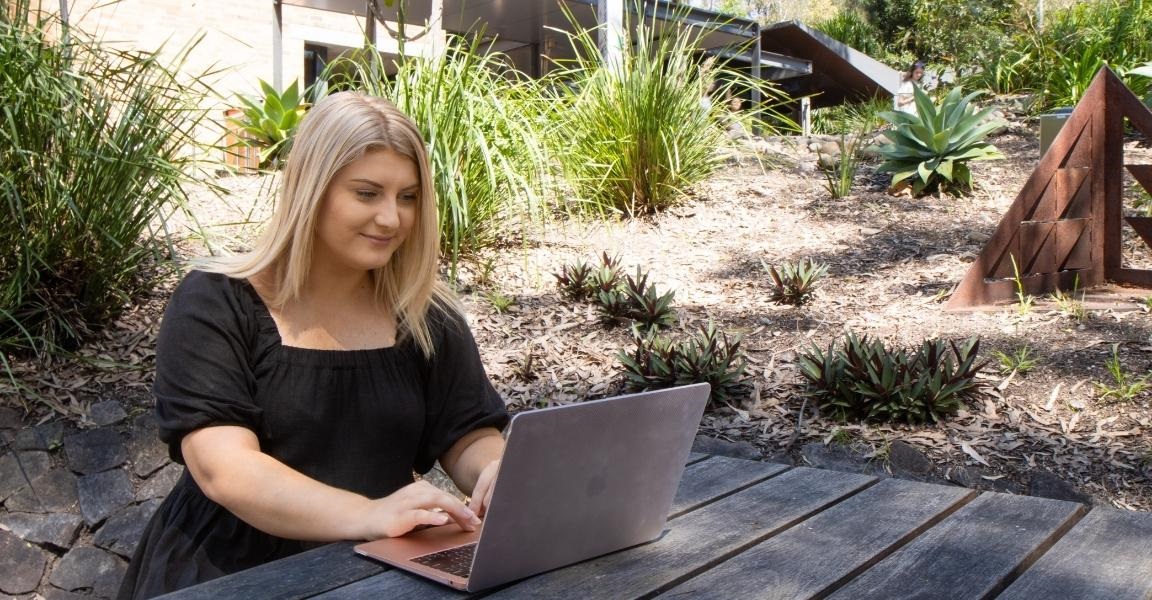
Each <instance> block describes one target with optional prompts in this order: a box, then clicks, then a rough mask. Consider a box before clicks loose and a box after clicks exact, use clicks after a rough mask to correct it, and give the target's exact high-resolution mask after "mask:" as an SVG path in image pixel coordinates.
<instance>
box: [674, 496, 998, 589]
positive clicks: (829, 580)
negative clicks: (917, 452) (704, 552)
mask: <svg viewBox="0 0 1152 600" xmlns="http://www.w3.org/2000/svg"><path fill="white" fill-rule="evenodd" d="M975 495H976V492H975V491H973V490H968V489H965V488H959V487H949V486H942V485H932V484H926V483H914V482H910V481H902V480H898V479H886V480H883V481H881V482H880V483H877V484H876V485H874V486H872V487H870V488H868V489H866V490H864V491H863V492H860V493H859V494H857V495H855V496H852V497H851V498H849V499H847V500H845V501H844V502H841V503H840V504H837V505H836V506H833V507H832V508H829V509H828V510H826V511H824V512H822V513H820V514H818V515H816V516H814V517H812V518H810V519H808V520H807V521H804V523H802V524H801V525H799V526H797V527H793V528H792V529H789V530H788V531H785V532H783V533H781V534H779V535H777V536H774V537H771V538H769V539H768V540H766V541H765V542H764V543H762V544H759V545H757V546H754V547H753V548H751V549H749V550H747V551H745V552H743V553H741V554H739V555H737V556H735V557H733V558H732V559H730V560H728V561H726V562H724V563H723V564H721V565H719V566H717V567H715V568H713V569H711V570H709V571H706V572H705V573H703V574H701V575H699V576H697V577H695V578H693V579H691V580H689V581H686V582H684V583H682V584H680V585H679V586H676V587H674V588H672V589H670V590H668V591H667V592H666V595H667V596H668V597H680V598H693V599H696V598H718V599H719V598H723V599H725V600H726V599H728V598H755V597H761V596H763V595H764V594H765V593H766V591H767V590H771V596H772V598H775V599H779V600H784V599H786V598H796V599H799V598H814V597H821V596H823V595H824V594H826V593H827V592H828V591H830V590H832V589H835V587H836V586H838V585H839V584H840V583H841V582H842V581H844V580H847V579H849V578H851V577H854V576H855V575H856V574H858V573H860V572H862V571H864V570H865V569H867V568H868V567H869V566H871V565H873V564H875V563H876V562H878V561H880V560H882V559H883V558H884V557H885V556H888V555H889V554H891V553H892V552H894V551H895V550H896V549H897V548H899V547H900V546H902V545H904V544H905V543H907V542H908V541H909V540H910V539H912V538H914V537H915V536H917V535H919V534H920V533H921V532H922V531H924V530H925V529H927V528H929V527H931V526H932V525H933V524H934V523H936V522H937V521H939V520H940V519H942V518H944V517H945V516H947V515H948V514H950V513H951V512H952V511H953V510H955V509H956V508H957V507H959V506H960V505H961V504H962V503H963V502H965V501H967V500H969V499H971V498H972V497H973V496H975Z"/></svg>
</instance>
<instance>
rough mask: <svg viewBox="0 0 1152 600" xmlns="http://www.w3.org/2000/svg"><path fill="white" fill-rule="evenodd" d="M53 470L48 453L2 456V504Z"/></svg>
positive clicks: (0, 473) (0, 482) (18, 453)
mask: <svg viewBox="0 0 1152 600" xmlns="http://www.w3.org/2000/svg"><path fill="white" fill-rule="evenodd" d="M51 468H52V459H51V457H49V456H48V453H47V452H6V453H5V454H4V455H3V456H0V502H3V501H4V500H6V499H7V498H8V497H9V496H11V495H12V494H15V493H16V492H18V491H20V490H21V489H23V488H24V487H26V486H27V485H28V484H29V483H31V482H33V481H35V480H36V479H37V478H39V477H41V476H43V475H44V474H45V473H47V472H48V470H49V469H51Z"/></svg>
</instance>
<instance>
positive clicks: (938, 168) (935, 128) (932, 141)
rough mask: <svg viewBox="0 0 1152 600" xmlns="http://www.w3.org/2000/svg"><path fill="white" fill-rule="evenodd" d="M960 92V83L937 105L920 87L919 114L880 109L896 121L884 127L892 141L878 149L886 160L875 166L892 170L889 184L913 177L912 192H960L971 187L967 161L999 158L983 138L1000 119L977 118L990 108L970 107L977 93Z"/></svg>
mask: <svg viewBox="0 0 1152 600" xmlns="http://www.w3.org/2000/svg"><path fill="white" fill-rule="evenodd" d="M960 94H961V92H960V88H954V89H953V90H952V91H951V92H949V93H948V95H947V96H946V97H945V98H944V101H943V102H942V103H941V104H940V106H935V105H934V104H932V100H931V99H930V98H929V97H928V95H927V94H926V93H925V92H924V91H923V90H921V89H920V88H916V90H915V95H916V109H917V113H918V114H915V115H912V114H908V113H904V112H899V111H888V112H884V113H881V114H880V116H881V117H882V118H883V119H884V120H886V121H888V122H889V123H891V124H892V125H894V126H895V129H891V130H889V131H886V132H885V135H886V136H887V137H888V139H889V140H890V142H889V143H887V144H883V145H881V146H880V147H879V148H877V151H878V152H879V153H880V156H881V157H882V158H884V159H885V160H884V163H883V164H881V165H880V167H879V169H878V171H880V172H883V173H892V185H893V186H896V185H898V184H900V183H901V182H903V181H906V180H911V185H912V193H913V195H916V196H920V195H923V194H928V193H934V192H936V191H942V192H947V193H951V194H964V193H967V192H968V191H970V190H971V189H972V172H971V171H970V170H969V169H968V162H969V161H973V160H990V159H996V158H1003V155H1002V154H1000V151H999V150H997V149H996V147H995V146H993V145H992V144H990V143H988V142H987V141H985V139H986V138H987V137H988V134H990V133H991V132H993V131H995V130H996V129H998V128H1000V127H1002V126H1003V123H1002V122H1001V121H999V120H993V121H987V122H983V123H982V122H981V121H984V120H985V118H986V117H988V115H989V114H990V113H991V112H992V111H993V110H994V108H992V107H989V108H985V109H983V110H978V109H977V108H976V107H975V106H973V105H972V100H973V99H974V98H975V97H976V96H978V95H979V93H978V92H974V93H971V94H968V95H967V96H964V97H961V95H960Z"/></svg>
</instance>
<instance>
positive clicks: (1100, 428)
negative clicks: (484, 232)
mask: <svg viewBox="0 0 1152 600" xmlns="http://www.w3.org/2000/svg"><path fill="white" fill-rule="evenodd" d="M993 141H994V143H995V144H996V145H997V146H998V147H1000V149H1001V150H1002V151H1003V152H1004V153H1005V154H1006V155H1007V156H1008V157H1009V158H1008V159H1006V160H1002V161H994V162H984V163H974V164H973V171H974V173H975V178H976V181H977V182H978V185H979V188H978V189H977V190H976V191H975V193H974V194H973V195H972V196H970V197H965V198H959V199H956V198H950V197H945V198H935V197H929V198H921V199H913V198H909V197H906V196H900V197H893V196H889V195H888V194H886V193H885V191H884V190H885V187H886V184H887V179H886V176H883V175H877V174H876V173H875V167H876V165H875V164H865V165H863V167H862V168H861V170H860V173H859V175H858V178H857V182H856V188H857V190H856V193H855V195H854V196H852V197H850V198H843V199H838V200H833V199H831V198H830V197H829V195H828V193H827V192H826V191H825V190H824V189H823V180H822V178H821V176H820V174H819V173H813V172H810V171H802V170H800V169H798V168H797V167H796V165H795V164H793V163H802V162H804V161H808V160H812V157H809V156H804V154H805V151H804V150H803V149H801V150H799V151H798V152H799V153H800V154H799V155H797V156H796V157H793V158H794V160H792V161H787V162H786V164H782V165H778V166H776V167H773V168H769V169H764V168H761V167H759V166H757V165H756V164H754V163H746V164H745V165H744V166H737V165H734V166H731V167H729V168H726V169H724V170H722V171H721V172H720V173H718V174H717V175H716V176H714V177H713V178H712V179H710V180H709V181H707V182H705V183H704V184H702V185H700V186H698V187H697V188H696V189H694V190H691V193H690V195H689V197H688V198H687V199H686V201H685V203H684V204H682V205H681V206H679V207H677V208H675V209H672V210H669V211H666V212H664V213H662V214H659V215H657V216H655V217H651V218H645V219H638V220H631V221H619V222H607V223H606V222H578V221H571V220H561V221H557V222H555V223H551V224H549V225H548V226H546V227H539V228H534V229H530V230H529V231H527V232H526V234H525V235H524V236H523V237H522V238H519V239H515V240H509V242H508V243H507V244H506V245H504V246H503V247H500V248H496V249H494V250H492V251H490V252H488V253H487V254H485V255H484V256H482V257H479V260H477V261H476V262H475V264H474V265H473V266H470V267H466V268H465V270H464V272H463V275H462V278H461V281H462V291H463V297H464V300H465V304H466V305H467V307H468V309H469V313H470V319H471V322H472V324H473V328H474V331H475V334H476V337H477V340H478V343H479V345H480V348H481V353H482V355H483V357H484V361H485V364H486V366H487V368H488V370H489V374H490V375H491V377H492V379H493V381H494V383H495V384H496V386H497V388H498V390H499V391H500V392H501V393H502V394H503V395H504V396H505V398H506V399H507V400H508V402H509V404H510V406H512V407H513V408H514V409H516V410H522V409H528V408H531V407H537V406H546V405H551V404H558V403H567V402H577V401H580V400H583V399H586V398H595V397H604V396H608V395H612V394H615V393H618V392H619V391H620V390H621V389H622V388H623V383H622V382H623V379H622V375H621V370H620V366H619V361H618V360H617V358H616V356H617V353H618V352H619V351H620V350H622V349H626V348H630V347H631V339H630V334H629V332H628V329H627V327H626V326H621V325H615V326H612V325H606V324H605V323H604V321H603V320H602V319H601V317H600V315H599V313H598V312H597V311H596V309H595V308H594V307H593V306H591V305H588V304H583V303H580V302H575V301H572V300H570V299H568V298H566V297H565V296H564V295H563V294H562V293H561V292H560V290H559V289H558V288H557V286H556V283H555V279H554V277H553V273H555V272H558V271H559V270H560V268H561V266H562V265H564V264H567V263H571V262H574V261H576V260H577V259H583V260H586V261H592V260H597V259H598V257H599V255H600V254H601V253H602V252H607V253H609V254H613V255H619V257H620V259H621V261H622V263H623V265H624V267H625V270H626V271H627V272H630V273H631V272H634V270H635V268H636V266H640V267H642V268H643V269H644V270H645V271H647V272H648V273H649V275H650V280H651V281H652V282H653V283H654V284H655V285H656V286H657V287H658V289H660V290H662V291H663V290H675V292H676V297H675V305H676V307H677V312H678V318H679V325H678V326H676V327H675V328H673V332H674V335H688V334H691V333H693V332H695V331H697V330H699V328H700V327H702V326H704V325H706V324H708V323H714V324H715V325H716V326H717V327H719V328H720V329H721V330H723V331H725V332H727V333H729V334H731V335H735V334H739V335H742V336H743V345H742V348H743V349H744V350H745V352H746V353H747V358H748V369H747V375H748V381H749V383H750V384H751V385H752V389H753V391H752V394H751V395H750V397H749V398H747V399H746V400H745V401H743V402H740V403H738V404H734V405H731V406H723V407H719V408H716V409H714V410H712V411H710V412H709V413H708V414H707V415H706V418H705V422H704V431H705V432H706V433H709V434H711V435H713V436H715V437H719V438H721V439H726V440H730V441H737V442H747V443H750V444H753V445H754V446H755V447H756V448H758V449H759V450H761V451H762V453H763V454H764V455H765V456H780V455H787V456H790V457H792V458H793V459H794V460H802V459H801V457H800V456H801V455H800V452H799V449H800V448H801V447H802V446H803V445H804V444H807V443H811V442H815V441H819V442H824V443H839V444H848V445H851V446H853V447H854V448H856V449H858V450H861V449H862V451H863V452H864V453H865V454H866V455H867V456H871V457H873V458H875V459H876V460H879V461H883V460H885V457H886V456H887V452H888V448H890V446H891V444H892V443H893V442H895V441H897V440H902V441H904V442H907V443H909V444H912V445H913V446H915V447H916V448H917V449H919V450H921V451H922V452H924V453H925V454H926V455H928V456H929V457H930V458H931V459H932V460H933V461H934V462H935V463H936V464H937V465H938V468H939V469H940V471H941V473H942V474H944V475H945V476H947V474H949V473H951V472H952V471H953V470H961V469H971V468H973V467H975V468H977V470H976V471H975V472H976V473H978V476H979V477H980V478H981V479H983V480H984V481H986V482H989V485H991V484H996V485H997V486H999V487H1000V489H1008V490H1022V489H1024V487H1025V486H1026V482H1027V480H1028V477H1029V475H1030V474H1031V473H1034V472H1036V471H1049V472H1051V473H1053V474H1055V475H1057V476H1059V477H1060V478H1062V479H1064V480H1066V481H1069V482H1072V483H1073V484H1075V485H1076V486H1077V487H1078V488H1079V489H1080V490H1081V491H1083V492H1084V493H1087V494H1089V495H1091V496H1093V497H1095V498H1097V499H1098V500H1099V501H1101V502H1103V503H1108V504H1111V505H1113V506H1116V507H1119V508H1125V509H1138V510H1152V411H1150V410H1149V402H1150V400H1152V392H1150V391H1148V390H1145V391H1140V392H1138V393H1135V394H1132V396H1131V397H1130V398H1125V399H1122V400H1120V399H1116V398H1114V397H1105V394H1104V388H1102V387H1101V385H1108V386H1115V382H1114V381H1113V379H1112V376H1111V375H1110V374H1109V373H1108V371H1107V370H1106V361H1107V359H1109V358H1110V357H1111V356H1112V353H1113V351H1114V349H1115V352H1116V353H1117V356H1119V358H1120V363H1121V365H1122V367H1123V369H1124V370H1125V372H1126V373H1128V374H1130V375H1131V376H1132V377H1142V376H1145V375H1146V374H1148V373H1149V372H1150V370H1152V316H1150V315H1149V313H1148V309H1147V304H1146V303H1145V302H1144V299H1145V297H1147V296H1148V295H1149V294H1150V293H1152V292H1150V291H1147V290H1135V289H1132V290H1119V292H1118V294H1119V298H1120V299H1121V300H1122V301H1123V302H1124V303H1125V304H1126V309H1124V310H1118V309H1107V310H1086V311H1084V312H1083V314H1078V311H1074V310H1067V309H1068V305H1063V307H1062V306H1061V305H1059V304H1057V303H1055V302H1053V301H1052V300H1051V299H1037V302H1036V303H1035V304H1034V305H1033V306H1032V307H1031V309H1030V310H1027V311H1023V310H1020V308H1019V306H1009V307H1005V308H1004V309H1003V310H997V311H989V312H975V313H949V312H945V311H944V310H943V303H944V301H946V299H947V296H948V294H949V292H950V290H951V289H952V287H953V286H954V285H955V284H956V283H957V282H958V281H959V280H960V278H961V277H963V275H964V273H965V272H966V270H967V268H968V266H969V264H970V263H971V261H972V260H973V259H974V258H975V256H976V255H977V253H979V252H980V250H981V248H982V247H983V245H984V243H985V242H986V241H987V239H988V238H989V236H990V235H991V233H992V231H993V230H994V228H995V227H996V225H997V223H998V222H999V220H1000V217H1001V215H1002V214H1003V213H1004V211H1005V210H1006V209H1007V208H1008V206H1009V205H1010V204H1011V202H1012V200H1013V199H1014V198H1015V195H1016V193H1017V191H1018V190H1019V189H1020V187H1021V186H1022V185H1023V183H1024V181H1025V180H1026V179H1027V177H1028V176H1029V175H1030V173H1031V171H1032V168H1033V166H1034V165H1035V163H1036V159H1037V156H1038V149H1037V143H1036V133H1035V126H1034V123H1028V122H1021V123H1017V124H1015V125H1014V126H1013V127H1011V128H1010V129H1009V130H1008V131H1007V132H1006V133H1004V134H1001V135H999V136H998V137H996V138H995V139H994V140H993ZM1126 152H1127V153H1129V154H1131V155H1137V156H1148V155H1149V151H1148V149H1147V147H1146V146H1145V145H1143V144H1141V143H1140V141H1139V140H1133V141H1132V142H1131V143H1130V144H1129V145H1128V146H1127V147H1126ZM1145 162H1147V161H1145ZM221 183H222V184H224V185H225V187H227V188H229V189H231V190H233V195H232V196H230V197H227V198H225V199H219V198H215V197H212V196H210V195H206V194H205V195H201V196H198V197H197V202H196V203H195V206H196V207H197V210H198V214H199V216H200V219H201V222H202V223H204V224H207V225H209V226H208V227H207V228H206V229H202V230H200V231H198V232H196V233H195V234H194V235H192V234H190V232H189V230H187V229H184V230H181V229H180V228H179V227H177V228H176V230H177V231H183V233H182V234H181V247H183V248H185V249H187V251H188V252H191V253H203V252H204V248H205V243H206V242H207V243H211V244H216V245H217V246H223V247H227V248H231V249H241V250H242V249H244V248H245V244H246V243H247V240H250V239H251V234H252V232H254V231H255V230H256V226H255V225H254V223H255V222H258V221H259V220H260V219H261V218H262V217H263V216H264V215H266V214H267V210H268V207H269V206H270V201H269V200H268V190H269V189H270V188H269V186H268V184H267V181H265V180H261V179H259V178H254V177H233V178H225V179H223V180H221ZM1129 187H1130V186H1127V185H1126V186H1125V189H1126V190H1127V189H1129ZM1131 195H1132V198H1130V199H1129V200H1128V202H1129V204H1130V205H1131V206H1133V207H1134V206H1135V204H1136V203H1138V202H1139V201H1140V200H1139V199H1138V198H1137V197H1136V196H1135V192H1131ZM1133 210H1134V208H1133ZM801 258H813V259H816V260H818V261H820V262H823V263H826V264H827V265H828V266H829V271H828V275H827V277H826V278H825V279H824V280H823V281H822V283H821V285H820V287H819V289H818V291H817V294H816V297H815V299H814V301H813V302H812V303H811V304H808V305H806V306H803V307H800V308H796V307H790V306H781V305H777V304H774V303H773V302H771V301H770V299H769V298H770V295H771V289H770V280H769V278H768V276H767V274H766V272H765V270H764V266H763V265H764V264H779V263H781V262H783V261H796V260H799V259H801ZM1125 261H1126V262H1127V263H1128V264H1130V265H1134V266H1146V265H1149V264H1152V260H1150V254H1149V252H1148V249H1147V248H1146V247H1144V246H1143V244H1142V243H1141V242H1139V240H1138V239H1136V238H1135V236H1129V237H1128V238H1126V241H1125ZM171 285H172V279H171V278H168V279H164V280H162V282H161V283H160V284H159V285H157V287H156V289H155V291H154V293H153V294H152V295H151V296H149V297H148V298H145V299H143V301H142V302H141V303H139V304H138V305H135V306H132V307H129V308H128V309H127V311H126V312H125V313H124V314H123V315H122V316H121V317H120V319H119V320H118V321H117V322H116V323H115V324H113V325H112V326H111V327H109V328H108V329H107V330H106V331H104V332H102V333H101V334H100V336H99V338H98V339H96V340H94V341H93V342H92V343H91V344H89V345H88V346H86V347H85V348H84V349H82V350H81V352H80V356H79V357H77V358H73V359H67V360H60V361H57V362H55V363H52V364H47V365H43V364H40V365H31V364H24V365H19V366H18V375H19V377H20V381H21V382H22V385H24V386H26V388H27V389H26V390H25V391H24V392H23V393H17V391H16V390H14V389H12V386H10V385H9V386H7V388H5V389H4V390H0V393H2V394H3V396H2V397H3V398H4V400H3V402H4V403H5V404H8V405H13V406H21V405H23V407H25V408H27V409H29V410H30V411H31V414H30V420H31V421H33V422H35V421H41V420H48V419H53V418H58V417H59V415H61V414H64V415H68V416H69V418H72V419H75V420H77V421H78V422H80V423H83V420H84V418H85V415H86V411H87V407H88V406H90V405H91V404H92V403H94V402H97V401H100V400H104V399H108V398H117V399H120V400H122V401H124V402H125V403H127V404H130V405H131V406H132V407H134V410H137V411H144V410H148V409H149V403H150V400H149V396H148V386H149V385H150V377H151V365H152V351H153V350H152V348H153V341H154V336H155V331H156V326H157V324H158V322H159V318H160V314H161V312H162V308H163V305H164V301H165V298H166V297H167V294H168V293H169V292H170V290H171ZM507 301H511V305H510V306H508V307H507V308H505V309H504V310H497V308H503V305H504V304H505V302H507ZM1061 308H1064V309H1065V310H1061ZM847 331H853V332H856V333H858V334H867V335H870V336H874V337H878V338H880V339H883V340H884V341H886V342H887V343H889V344H890V345H899V346H912V345H917V344H919V342H921V341H922V340H925V339H930V338H946V339H957V340H960V339H965V338H968V337H971V336H979V337H980V339H981V344H982V346H981V348H982V350H981V354H982V355H983V356H984V357H986V358H989V359H990V360H991V362H990V363H989V365H988V367H987V368H986V369H985V372H984V374H983V375H982V377H983V381H984V382H985V383H986V384H987V387H988V393H987V394H986V395H985V396H984V397H982V398H981V399H979V400H977V401H975V402H972V403H969V405H968V406H967V407H966V408H965V409H964V410H963V411H961V413H960V414H959V415H958V416H956V417H955V418H953V419H951V420H949V421H947V422H946V423H944V424H940V425H934V426H917V427H912V426H903V425H878V424H862V423H838V422H835V421H832V420H830V419H827V418H825V417H823V416H821V415H819V414H818V413H817V412H816V411H815V409H814V407H813V406H812V405H811V404H809V403H806V402H804V396H803V393H802V392H803V387H802V385H801V381H800V378H799V375H798V373H797V354H798V353H799V352H801V351H803V350H805V349H807V348H809V347H811V345H813V344H816V345H819V346H822V347H827V346H828V344H829V343H831V342H832V341H834V340H839V339H841V338H842V336H843V334H844V333H845V332H847ZM1025 347H1026V348H1028V350H1029V352H1030V355H1031V357H1033V358H1034V359H1035V361H1036V366H1035V368H1033V369H1031V370H1030V371H1028V372H1027V373H1003V372H1001V371H1000V370H999V369H998V367H999V364H998V362H997V361H996V359H995V358H994V357H993V352H994V351H1001V352H1005V353H1012V352H1016V351H1018V350H1020V349H1022V348H1025ZM29 393H35V394H37V395H38V397H39V401H27V400H22V399H21V398H28V397H30V396H29ZM968 472H969V473H971V472H972V471H968Z"/></svg>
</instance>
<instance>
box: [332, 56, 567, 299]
mask: <svg viewBox="0 0 1152 600" xmlns="http://www.w3.org/2000/svg"><path fill="white" fill-rule="evenodd" d="M482 37H483V36H482V35H476V36H474V37H472V38H471V41H468V40H465V39H463V38H453V39H450V40H449V44H448V47H447V49H446V50H445V51H444V52H443V53H441V54H439V55H437V56H435V57H432V58H426V57H421V56H407V57H404V58H403V59H401V60H400V61H399V62H398V63H397V64H396V65H395V67H396V72H395V74H394V75H391V76H389V75H387V73H388V71H389V69H388V68H386V67H387V65H385V63H384V61H385V59H384V57H383V55H382V54H381V53H380V52H379V51H377V49H376V48H372V47H367V48H364V49H362V50H361V51H359V52H356V53H353V54H351V55H349V56H348V57H347V58H341V59H338V60H334V61H332V62H331V63H329V65H328V69H327V75H326V78H327V79H328V81H329V82H330V83H329V89H330V90H331V91H338V90H343V89H355V90H360V91H363V92H366V93H369V94H372V95H376V96H381V97H384V98H387V99H389V100H391V101H392V102H393V103H394V104H396V106H397V107H398V108H399V109H400V110H401V111H402V112H404V113H405V114H406V115H408V116H409V117H410V118H411V119H412V120H413V121H414V122H415V123H416V126H417V127H418V128H419V129H420V133H421V135H422V136H423V137H424V141H425V143H426V144H427V148H428V159H429V161H430V162H431V163H432V174H433V183H434V185H435V188H436V196H437V202H438V203H439V214H440V236H441V237H440V240H441V250H442V252H443V254H444V256H445V257H447V259H448V261H449V269H450V273H449V275H450V277H451V278H453V279H455V277H456V269H457V265H458V264H459V261H460V260H461V259H463V258H467V257H469V256H474V255H475V254H476V253H477V252H478V251H480V250H483V249H486V248H490V247H492V246H494V245H496V244H497V243H500V242H502V241H506V240H507V239H508V237H509V236H510V234H513V233H514V232H515V231H516V229H515V228H516V227H524V226H531V225H532V224H538V223H540V222H541V221H542V219H543V218H544V217H545V204H544V201H543V198H544V193H543V189H544V185H545V180H546V179H547V172H548V165H547V159H546V157H545V156H544V152H543V144H542V143H541V141H540V139H539V135H538V134H537V129H536V127H535V125H536V124H535V123H534V122H533V121H532V120H531V119H525V118H524V114H525V112H526V110H527V109H526V108H525V106H526V105H525V104H524V103H525V102H527V101H526V98H528V97H534V96H533V95H532V94H529V93H527V92H525V91H524V90H523V89H522V88H526V87H529V88H532V89H533V90H534V89H535V85H536V84H535V83H533V82H531V81H529V80H528V78H527V77H526V76H524V75H523V74H521V73H519V72H517V71H515V70H514V69H512V68H511V67H510V66H509V65H508V62H507V61H506V59H505V57H504V56H503V55H501V54H499V53H497V52H487V51H486V50H487V48H482V47H480V45H479V44H480V42H479V40H480V39H481V38H482Z"/></svg>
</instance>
